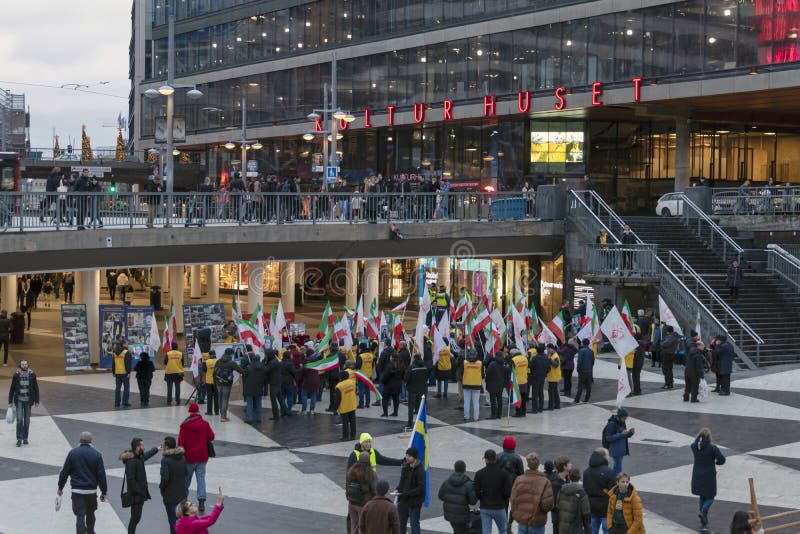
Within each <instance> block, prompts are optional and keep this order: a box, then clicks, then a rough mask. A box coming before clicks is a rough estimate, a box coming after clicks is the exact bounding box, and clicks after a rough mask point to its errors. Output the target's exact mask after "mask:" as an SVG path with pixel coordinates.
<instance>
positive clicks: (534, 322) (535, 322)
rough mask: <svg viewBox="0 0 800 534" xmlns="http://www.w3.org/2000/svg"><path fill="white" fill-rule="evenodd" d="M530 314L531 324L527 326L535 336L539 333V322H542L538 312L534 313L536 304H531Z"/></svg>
mask: <svg viewBox="0 0 800 534" xmlns="http://www.w3.org/2000/svg"><path fill="white" fill-rule="evenodd" d="M530 316H531V325H530V327H529V328H530V330H531V334H533V336H534V337H536V336H538V335H539V323H540V322H542V320H541V319H539V314H537V313H536V304H534V305H533V306H531V313H530Z"/></svg>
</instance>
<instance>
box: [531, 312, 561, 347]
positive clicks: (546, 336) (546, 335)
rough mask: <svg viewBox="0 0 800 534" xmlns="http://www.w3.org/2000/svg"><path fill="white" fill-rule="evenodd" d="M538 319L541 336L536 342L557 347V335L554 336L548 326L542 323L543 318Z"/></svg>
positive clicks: (539, 335)
mask: <svg viewBox="0 0 800 534" xmlns="http://www.w3.org/2000/svg"><path fill="white" fill-rule="evenodd" d="M538 319H539V334H538V337H537V338H536V340H537V341H538V342H539V343H544V344H545V345H555V344H556V343H558V338H557V337H556V336H555V334H553V331H552V330H550V328H549V327H548V326H547V325H546V324H544V321H542V318H541V317H539V318H538Z"/></svg>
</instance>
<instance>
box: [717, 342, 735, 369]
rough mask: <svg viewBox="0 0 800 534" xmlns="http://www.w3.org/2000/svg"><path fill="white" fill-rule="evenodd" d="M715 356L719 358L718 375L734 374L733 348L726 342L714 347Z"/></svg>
mask: <svg viewBox="0 0 800 534" xmlns="http://www.w3.org/2000/svg"><path fill="white" fill-rule="evenodd" d="M714 356H716V357H717V374H720V375H729V374H731V373H732V372H733V358H734V356H735V353H734V352H733V346H732V345H731V344H730V343H728V342H727V341H724V342H722V343H720V344H719V345H717V346H716V347H714Z"/></svg>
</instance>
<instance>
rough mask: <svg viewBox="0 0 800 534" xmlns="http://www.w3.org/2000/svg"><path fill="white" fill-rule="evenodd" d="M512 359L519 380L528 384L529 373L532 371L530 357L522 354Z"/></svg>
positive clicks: (520, 382)
mask: <svg viewBox="0 0 800 534" xmlns="http://www.w3.org/2000/svg"><path fill="white" fill-rule="evenodd" d="M511 361H513V362H514V372H515V373H517V382H518V383H519V384H520V385H522V384H527V383H528V373H529V372H530V369H529V368H528V359H527V358H526V357H525V356H523V355H521V354H520V355H519V356H514V357H513V358H511Z"/></svg>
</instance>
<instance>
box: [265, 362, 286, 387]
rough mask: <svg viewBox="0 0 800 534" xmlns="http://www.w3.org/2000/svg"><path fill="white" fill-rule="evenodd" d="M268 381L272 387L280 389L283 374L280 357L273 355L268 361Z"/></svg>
mask: <svg viewBox="0 0 800 534" xmlns="http://www.w3.org/2000/svg"><path fill="white" fill-rule="evenodd" d="M267 382H269V387H270V388H277V389H280V387H281V383H282V382H283V376H282V371H281V362H280V360H278V358H274V357H273V358H272V359H271V360H269V361H268V362H267ZM277 389H276V391H277Z"/></svg>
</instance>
